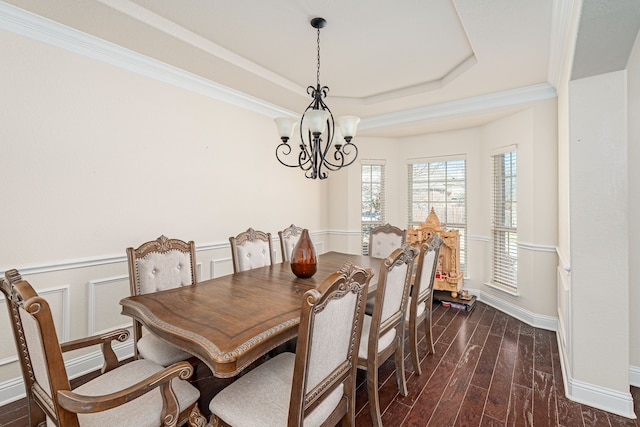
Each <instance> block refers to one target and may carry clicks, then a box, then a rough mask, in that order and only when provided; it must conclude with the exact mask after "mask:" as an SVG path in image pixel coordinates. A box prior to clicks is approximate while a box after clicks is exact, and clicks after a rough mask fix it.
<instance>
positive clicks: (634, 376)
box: [629, 366, 640, 387]
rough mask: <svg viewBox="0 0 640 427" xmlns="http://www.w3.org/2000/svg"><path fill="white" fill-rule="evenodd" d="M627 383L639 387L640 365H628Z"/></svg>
mask: <svg viewBox="0 0 640 427" xmlns="http://www.w3.org/2000/svg"><path fill="white" fill-rule="evenodd" d="M629 384H630V385H632V386H634V387H640V366H629Z"/></svg>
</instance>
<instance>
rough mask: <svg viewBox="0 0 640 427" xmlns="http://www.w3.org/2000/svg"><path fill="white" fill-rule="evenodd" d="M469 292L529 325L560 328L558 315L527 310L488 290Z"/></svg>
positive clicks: (550, 328) (553, 329)
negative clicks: (487, 291) (546, 314)
mask: <svg viewBox="0 0 640 427" xmlns="http://www.w3.org/2000/svg"><path fill="white" fill-rule="evenodd" d="M469 293H471V294H474V295H476V296H477V297H478V300H479V301H482V302H483V303H485V304H487V305H490V306H491V307H493V308H497V309H498V310H500V311H502V312H503V313H506V314H508V315H509V316H512V317H515V318H516V319H518V320H520V321H522V322H524V323H526V324H528V325H531V326H533V327H536V328H540V329H546V330H549V331H554V332H555V331H557V329H558V318H557V317H553V316H545V315H542V314H536V313H532V312H530V311H529V310H525V309H523V308H521V307H518V306H516V305H513V304H511V303H510V302H507V301H505V300H503V299H501V298H498V297H495V296H494V295H490V294H488V293H486V292H482V291H478V290H473V289H470V290H469Z"/></svg>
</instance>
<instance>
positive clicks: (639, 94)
mask: <svg viewBox="0 0 640 427" xmlns="http://www.w3.org/2000/svg"><path fill="white" fill-rule="evenodd" d="M627 90H628V99H627V101H628V109H629V112H628V117H629V119H628V126H629V128H628V141H629V144H628V150H629V156H628V157H627V162H628V164H627V168H628V171H629V197H628V198H627V200H628V203H629V214H628V215H629V325H630V329H629V337H630V343H629V344H630V363H631V366H634V367H635V376H636V379H635V381H637V383H635V385H636V386H640V310H638V306H639V305H640V263H639V262H637V260H639V259H640V222H638V221H637V218H640V198H639V197H638V194H640V168H638V167H637V165H638V164H640V120H638V117H640V36H638V37H637V38H636V41H635V44H634V48H633V51H632V54H631V58H630V59H629V64H628V67H627Z"/></svg>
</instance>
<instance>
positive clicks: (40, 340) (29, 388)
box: [0, 270, 78, 426]
mask: <svg viewBox="0 0 640 427" xmlns="http://www.w3.org/2000/svg"><path fill="white" fill-rule="evenodd" d="M0 290H2V293H3V294H4V296H5V298H6V301H7V308H8V310H9V317H10V319H11V326H12V329H13V336H14V339H15V343H16V348H17V352H18V357H19V359H20V365H21V367H22V375H23V378H24V384H25V388H26V392H27V403H28V407H29V408H28V409H29V425H30V426H37V425H39V424H40V423H41V422H44V421H45V417H48V418H49V419H50V421H51V422H53V424H55V425H59V426H60V425H64V426H77V425H78V416H77V415H76V414H74V413H72V412H69V411H66V410H65V409H64V408H62V407H61V406H60V405H59V404H58V401H57V395H58V391H59V390H71V387H70V384H69V378H68V377H67V371H66V369H65V366H64V360H63V358H62V350H61V349H60V343H59V341H58V335H57V333H56V329H55V326H54V323H53V317H52V315H51V310H50V307H49V304H48V303H47V301H46V300H45V299H44V298H42V297H40V296H39V295H38V294H37V293H36V291H34V289H33V288H32V287H31V285H30V284H29V283H28V282H27V281H26V280H23V279H22V277H21V276H20V274H19V273H18V271H17V270H9V271H7V272H5V277H4V278H3V279H2V281H1V283H0Z"/></svg>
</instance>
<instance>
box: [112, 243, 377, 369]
mask: <svg viewBox="0 0 640 427" xmlns="http://www.w3.org/2000/svg"><path fill="white" fill-rule="evenodd" d="M346 262H351V263H353V264H354V265H356V266H359V267H363V268H367V267H369V268H371V269H372V270H373V273H374V274H375V276H374V277H373V278H372V279H371V282H370V286H369V287H370V289H369V292H370V293H371V292H373V291H374V290H375V283H376V282H377V273H378V271H379V269H380V263H381V262H382V260H381V259H378V258H373V257H369V256H366V255H353V254H346V253H340V252H327V253H324V254H322V255H320V256H318V270H317V272H316V273H315V275H314V276H313V277H310V278H307V279H301V278H298V277H296V276H295V275H294V274H293V273H292V272H291V265H290V264H289V263H288V262H283V263H279V264H273V265H270V266H267V267H261V268H255V269H252V270H247V271H243V272H239V273H234V274H230V275H227V276H221V277H216V278H214V279H209V280H204V281H202V282H198V283H197V284H195V285H190V286H183V287H179V288H174V289H168V290H164V291H160V292H154V293H148V294H143V295H137V296H129V297H126V298H123V299H122V300H121V301H120V304H121V305H122V314H124V315H127V316H130V317H133V318H135V319H137V320H139V321H140V322H141V323H142V324H143V325H144V326H145V327H146V328H148V329H149V330H150V331H151V333H154V334H156V335H158V336H160V337H161V338H163V339H164V340H166V341H168V342H170V343H172V344H174V345H176V346H177V347H179V348H182V349H184V350H186V351H187V352H189V353H191V354H193V355H195V356H197V357H198V358H199V359H201V360H202V361H203V362H205V363H206V364H207V365H208V366H209V367H210V368H211V370H212V372H213V375H214V376H216V377H219V378H228V377H233V376H235V375H237V374H239V373H240V372H241V371H242V370H243V369H245V368H246V367H247V366H248V365H250V364H251V363H252V362H254V361H255V360H257V359H258V358H260V357H261V356H262V355H264V354H266V353H267V352H268V351H269V350H271V349H273V348H275V347H277V346H278V345H280V344H282V343H284V342H286V341H288V340H289V339H291V338H294V337H295V336H296V335H297V332H298V324H299V321H300V317H299V316H300V308H301V304H302V296H303V294H304V293H305V292H306V291H307V290H309V289H312V288H315V287H317V286H318V285H319V284H320V283H322V281H323V280H324V279H325V278H326V277H327V276H328V275H329V274H331V273H334V272H336V271H338V270H339V269H340V268H341V267H342V266H343V265H344V264H345V263H346Z"/></svg>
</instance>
